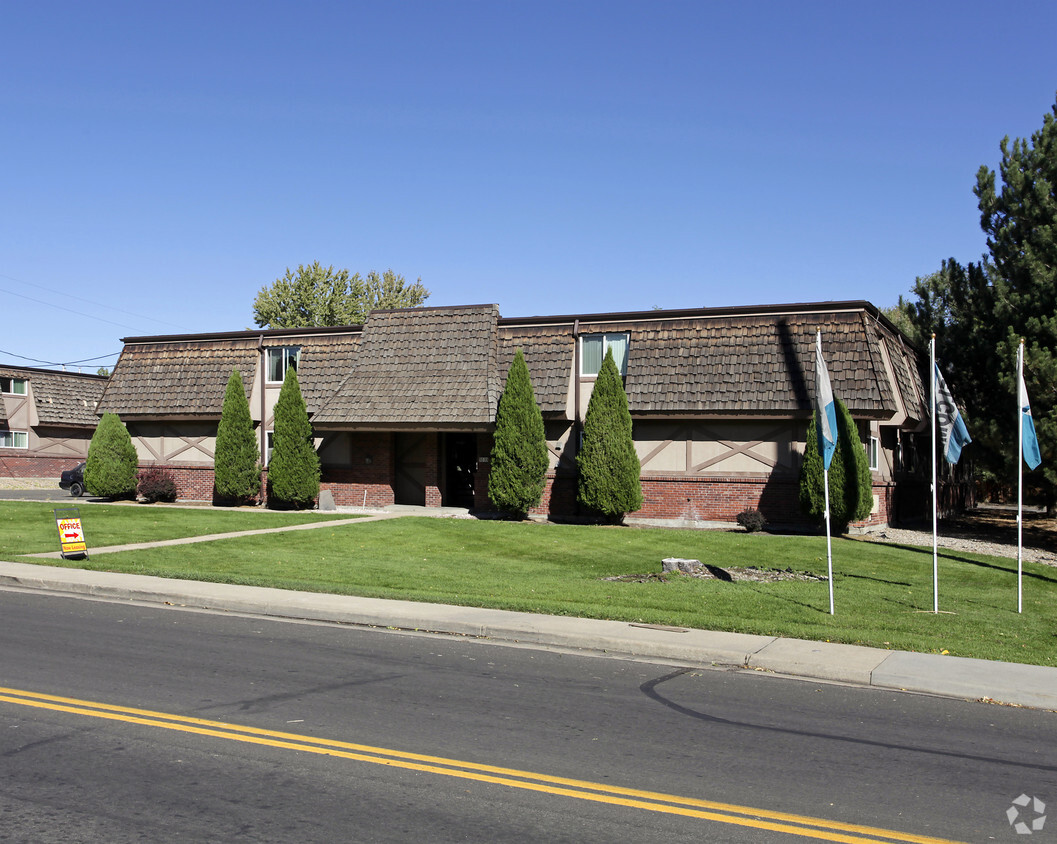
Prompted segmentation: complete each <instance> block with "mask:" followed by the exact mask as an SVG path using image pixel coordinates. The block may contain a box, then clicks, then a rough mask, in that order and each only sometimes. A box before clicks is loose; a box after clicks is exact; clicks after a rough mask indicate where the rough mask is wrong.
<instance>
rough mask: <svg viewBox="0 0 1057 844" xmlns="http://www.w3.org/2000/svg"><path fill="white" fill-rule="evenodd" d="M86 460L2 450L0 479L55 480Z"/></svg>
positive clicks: (19, 450) (0, 450)
mask: <svg viewBox="0 0 1057 844" xmlns="http://www.w3.org/2000/svg"><path fill="white" fill-rule="evenodd" d="M82 460H84V458H83V457H52V456H50V455H43V454H26V452H25V451H24V450H22V449H7V448H4V449H0V477H2V478H55V483H56V484H58V483H59V475H61V474H62V473H63V472H65V471H66V470H67V469H72V468H73V467H74V466H76V465H77V464H78V463H80V462H81V461H82Z"/></svg>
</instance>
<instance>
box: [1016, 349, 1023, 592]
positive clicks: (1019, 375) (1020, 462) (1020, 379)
mask: <svg viewBox="0 0 1057 844" xmlns="http://www.w3.org/2000/svg"><path fill="white" fill-rule="evenodd" d="M1023 383H1024V339H1023V338H1021V340H1020V346H1019V347H1018V348H1017V612H1018V613H1019V612H1023V611H1024V554H1023V549H1024V408H1023V407H1022V406H1021V404H1022V399H1021V395H1020V385H1021V384H1023Z"/></svg>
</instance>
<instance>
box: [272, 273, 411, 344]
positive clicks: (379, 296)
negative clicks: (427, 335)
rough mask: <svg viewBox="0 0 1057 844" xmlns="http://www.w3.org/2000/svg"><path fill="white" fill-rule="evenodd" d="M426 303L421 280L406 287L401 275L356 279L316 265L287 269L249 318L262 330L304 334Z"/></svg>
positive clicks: (390, 274) (387, 274) (356, 275)
mask: <svg viewBox="0 0 1057 844" xmlns="http://www.w3.org/2000/svg"><path fill="white" fill-rule="evenodd" d="M428 298H429V291H428V290H427V289H426V288H425V287H423V286H422V279H421V278H420V279H419V280H418V281H416V282H415V283H414V284H408V283H407V281H406V280H405V279H404V277H403V276H402V275H397V274H396V273H394V272H393V271H392V270H386V271H385V272H384V273H382V274H381V275H379V274H378V273H377V272H374V271H373V270H372V271H371V272H369V273H367V277H366V278H362V277H361V276H360V274H359V273H355V274H353V275H349V271H348V270H344V269H343V270H335V269H334V267H333V265H332V266H329V267H324V266H323V265H322V264H320V263H319V261H313V262H312V263H311V264H309V265H308V266H304V265H301V264H299V265H298V267H297V272H296V273H295V272H293V271H292V270H291V269H290V268H289V267H288V268H287V270H286V275H285V276H283V277H282V278H277V279H276V280H275V281H274V282H273V283H272V284H271V285H270V286H268V287H262V288H261V289H260V291H259V292H258V293H257V298H256V299H254V301H253V318H254V320H255V321H256V323H257V325H258V326H259V327H261V328H305V327H311V326H326V325H356V324H361V323H363V322H364V321H365V320H366V319H367V314H369V313H370V312H371V310H373V309H375V308H413V307H417V306H418V305H421V304H422V303H423V302H425V301H426V299H428Z"/></svg>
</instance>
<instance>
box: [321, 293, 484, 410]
mask: <svg viewBox="0 0 1057 844" xmlns="http://www.w3.org/2000/svg"><path fill="white" fill-rule="evenodd" d="M498 319H499V307H498V306H497V305H466V306H462V307H449V308H402V309H397V310H384V311H372V312H371V314H370V316H369V318H368V320H367V323H366V324H365V326H364V329H363V337H362V339H361V341H360V347H359V349H358V351H357V354H356V356H355V358H354V360H353V361H352V366H351V369H350V370H349V371H348V373H347V375H346V377H345V379H344V381H342V383H341V385H340V386H339V387H338V388H337V390H336V391H335V393H334V394H333V395H332V396H331V398H330V399H329V400H328V401H326V402H325V403H324V405H323V407H322V409H321V410H320V411H319V412H318V413H316V415H315V416H314V417H313V419H312V423H313V424H314V425H328V424H329V425H340V426H342V427H345V426H352V427H359V428H377V427H384V428H392V427H402V426H405V425H407V426H416V427H422V426H427V427H428V426H438V427H447V426H455V427H462V428H474V427H486V426H488V425H489V424H491V423H492V421H493V420H494V419H495V411H496V405H497V402H498V399H499V392H500V383H499V380H498V368H497V362H496V324H497V321H498Z"/></svg>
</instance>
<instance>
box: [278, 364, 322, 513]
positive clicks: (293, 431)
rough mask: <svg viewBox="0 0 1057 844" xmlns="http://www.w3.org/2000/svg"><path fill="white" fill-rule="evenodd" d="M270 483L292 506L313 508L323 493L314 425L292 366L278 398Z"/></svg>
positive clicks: (283, 501) (281, 500) (284, 500)
mask: <svg viewBox="0 0 1057 844" xmlns="http://www.w3.org/2000/svg"><path fill="white" fill-rule="evenodd" d="M268 485H269V487H270V492H269V495H270V496H271V497H273V498H275V499H276V500H277V501H278V502H279V503H281V504H284V505H287V506H292V507H298V508H309V507H311V506H312V505H313V503H314V502H315V500H316V497H317V496H318V495H319V455H318V454H316V447H315V443H314V442H313V440H312V425H311V423H309V421H308V410H307V409H306V407H305V400H304V398H303V397H302V396H301V387H300V385H299V384H298V381H297V371H296V370H295V369H294V367H292V366H291V367H288V368H287V370H286V377H285V378H284V379H283V387H282V389H281V390H280V391H279V398H278V400H277V401H276V402H275V430H274V433H273V434H272V459H271V461H270V462H269V464H268Z"/></svg>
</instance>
